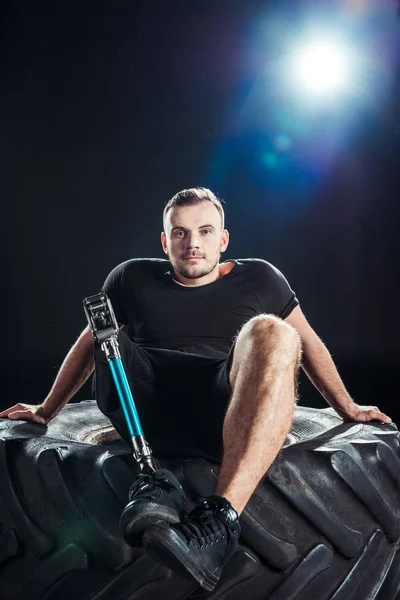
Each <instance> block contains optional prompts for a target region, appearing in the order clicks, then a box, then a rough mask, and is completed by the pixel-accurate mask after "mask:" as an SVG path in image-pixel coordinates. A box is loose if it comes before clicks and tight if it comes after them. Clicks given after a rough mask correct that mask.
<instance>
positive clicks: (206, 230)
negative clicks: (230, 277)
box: [161, 200, 229, 279]
mask: <svg viewBox="0 0 400 600" xmlns="http://www.w3.org/2000/svg"><path fill="white" fill-rule="evenodd" d="M164 229H165V231H163V233H162V234H161V243H162V246H163V249H164V252H166V253H167V254H168V256H169V259H170V261H171V264H172V267H173V269H174V271H175V273H177V274H179V275H181V276H182V277H184V278H185V279H199V278H201V277H205V276H206V275H208V274H209V273H211V272H212V271H214V269H216V268H217V265H218V264H219V258H220V254H221V252H223V251H224V250H225V249H226V247H227V246H228V239H229V234H228V232H227V231H226V229H222V222H221V215H220V214H219V212H218V210H217V208H216V207H215V206H214V205H213V204H212V203H211V202H209V201H207V200H206V201H204V202H200V204H195V205H193V206H174V207H173V208H171V210H169V212H168V213H167V215H166V217H165V220H164Z"/></svg>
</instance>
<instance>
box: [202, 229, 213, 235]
mask: <svg viewBox="0 0 400 600" xmlns="http://www.w3.org/2000/svg"><path fill="white" fill-rule="evenodd" d="M202 233H204V234H207V235H208V234H209V233H211V229H203V230H202Z"/></svg>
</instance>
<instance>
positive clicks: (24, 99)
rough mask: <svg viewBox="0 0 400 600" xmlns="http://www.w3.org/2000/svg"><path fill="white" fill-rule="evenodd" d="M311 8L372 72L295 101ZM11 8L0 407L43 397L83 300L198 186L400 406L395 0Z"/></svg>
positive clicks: (249, 251)
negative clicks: (343, 30)
mask: <svg viewBox="0 0 400 600" xmlns="http://www.w3.org/2000/svg"><path fill="white" fill-rule="evenodd" d="M354 6H358V9H357V11H356V9H355V8H354ZM317 7H319V8H317ZM321 7H322V8H321ZM313 15H314V16H315V15H317V16H318V18H321V19H322V20H323V19H326V22H327V23H328V24H329V22H330V21H332V19H333V20H334V19H339V20H341V22H342V23H343V22H345V23H346V26H348V27H350V28H351V27H353V29H356V30H357V34H358V36H359V40H360V43H361V44H362V47H363V57H364V58H363V60H364V62H365V64H366V65H367V67H368V73H367V76H366V78H365V80H364V81H363V84H362V85H361V88H360V89H357V90H356V91H355V92H354V94H353V96H352V97H351V98H349V99H348V101H347V102H344V103H342V104H340V103H339V102H338V103H335V102H331V103H328V105H327V106H326V107H325V108H324V109H315V110H314V111H313V110H312V111H308V112H307V110H305V111H303V112H302V110H301V109H300V108H299V105H298V104H296V102H297V101H298V98H297V97H296V93H294V92H293V90H292V91H290V89H289V88H290V86H289V84H287V86H286V87H285V86H283V87H282V84H281V83H280V82H281V81H282V78H281V75H282V73H281V69H280V64H281V63H280V62H279V60H280V58H279V57H280V48H281V45H282V44H284V43H285V40H288V39H290V37H295V35H297V33H298V32H299V31H300V30H301V28H302V26H303V25H304V23H305V22H306V21H307V19H309V18H311V17H312V16H313ZM1 24H2V46H1V61H2V71H1V81H2V86H1V105H0V108H1V136H2V142H1V158H2V160H1V163H2V169H1V171H2V177H1V179H2V185H1V188H2V191H3V193H2V202H1V215H0V218H1V232H2V233H1V241H2V250H3V252H2V256H3V257H4V260H3V261H2V279H1V281H2V286H1V288H2V289H1V298H2V333H3V335H2V344H1V358H2V372H1V389H2V394H1V407H2V408H5V407H7V406H9V405H11V404H14V403H15V402H18V401H22V402H31V403H37V402H40V401H42V400H43V398H44V396H45V395H46V393H47V392H48V390H49V388H50V385H51V383H52V381H53V379H54V377H55V375H56V373H57V369H58V367H59V366H60V364H61V362H62V360H63V358H64V356H65V354H66V352H67V350H68V348H69V347H70V346H71V344H72V343H73V342H74V340H75V339H76V337H77V335H78V334H79V332H80V331H81V330H82V329H83V327H84V326H85V319H84V314H83V310H82V300H83V298H84V297H86V296H89V295H92V294H94V293H96V292H97V291H98V290H99V289H100V287H101V285H102V283H103V280H104V278H105V276H106V275H107V273H108V272H109V271H110V270H111V268H112V267H114V266H115V265H116V264H117V263H119V262H121V261H123V260H126V259H127V258H130V257H140V256H143V257H144V256H162V254H161V247H160V243H159V236H160V231H161V213H162V209H163V206H164V204H165V202H166V201H167V200H168V199H169V198H170V197H171V196H172V195H173V194H174V193H175V192H177V191H178V190H180V189H182V188H185V187H192V186H196V185H206V186H209V187H211V188H212V189H213V190H214V191H215V192H217V193H218V194H219V195H220V196H221V197H222V198H224V199H225V200H226V203H227V204H226V215H227V227H228V229H229V231H230V233H231V243H230V247H229V249H228V251H227V253H226V255H225V257H224V258H229V257H261V258H265V259H266V260H269V261H270V262H272V263H273V264H275V265H276V266H277V267H278V268H279V269H280V270H281V271H283V273H284V274H285V275H286V277H287V278H288V279H289V281H290V283H291V285H292V287H293V288H294V289H295V291H296V293H297V295H298V297H299V299H300V302H301V305H302V308H303V310H304V312H305V313H306V315H307V316H308V318H309V320H310V322H311V324H312V325H313V327H314V328H315V330H316V331H317V333H318V334H319V335H320V336H321V337H322V339H323V340H324V341H325V343H326V344H327V346H328V348H329V349H330V351H331V353H332V355H333V357H334V360H335V362H336V364H337V365H338V367H339V371H340V373H341V374H342V376H343V378H344V381H345V383H346V385H347V386H348V389H349V391H350V392H351V393H352V394H353V396H354V398H355V399H356V400H357V401H358V402H359V403H374V404H375V403H377V404H379V405H380V406H381V408H382V409H384V410H385V411H386V412H388V413H389V414H391V416H392V417H394V418H397V417H400V409H399V408H398V407H397V405H398V400H397V396H398V391H397V390H398V386H397V369H398V365H399V346H400V344H399V334H400V327H399V317H398V306H397V305H398V274H399V269H398V262H399V258H400V253H399V224H398V223H399V221H398V217H399V210H398V204H399V201H400V195H399V191H400V168H399V158H400V140H399V135H400V111H399V106H398V104H399V98H400V86H399V72H400V51H399V48H400V45H399V34H400V31H399V27H400V22H399V21H398V17H397V15H396V6H395V3H394V2H391V1H389V0H387V1H386V0H382V1H381V2H379V3H378V2H375V1H371V2H364V3H363V2H358V3H356V2H351V1H350V0H348V1H347V2H346V1H343V2H334V1H331V2H329V3H328V2H327V3H325V5H324V3H321V2H319V3H312V2H304V1H303V2H301V1H299V2H295V1H291V2H284V1H282V2H279V1H275V2H261V1H256V0H252V1H251V2H245V1H240V0H219V1H218V0H215V1H212V0H203V1H200V0H182V1H172V2H166V1H161V0H154V1H152V2H150V1H142V2H133V1H129V2H104V1H102V0H100V1H98V2H95V3H94V2H93V3H85V2H82V3H80V4H79V5H78V4H76V5H74V4H73V3H66V2H65V3H59V2H41V3H40V2H39V3H36V2H35V3H32V2H13V3H10V4H9V5H8V6H6V7H3V12H2V18H1ZM354 90H355V88H354ZM354 90H353V91H354ZM356 92H357V93H356ZM279 135H281V136H282V135H284V136H286V137H284V141H285V140H286V141H287V140H288V139H289V140H290V144H289V146H290V147H288V148H286V150H284V151H280V152H278V151H276V145H275V146H274V144H275V142H276V139H277V136H279ZM271 153H272V161H274V160H275V159H276V160H277V161H278V162H277V166H276V167H273V165H272V166H271V164H270V163H269V162H268V161H269V160H271ZM268 157H269V158H268ZM300 392H301V402H302V403H303V404H309V405H316V406H324V405H325V403H324V401H323V400H322V398H321V397H320V396H319V395H318V393H317V392H316V391H315V390H314V389H313V388H312V386H311V385H310V384H309V383H308V382H306V381H305V380H302V383H301V386H300ZM88 396H89V389H88V386H87V385H86V386H85V387H84V388H83V389H82V390H81V392H79V394H78V395H77V396H76V397H75V399H82V398H86V397H88Z"/></svg>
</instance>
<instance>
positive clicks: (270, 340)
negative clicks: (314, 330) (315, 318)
mask: <svg viewBox="0 0 400 600" xmlns="http://www.w3.org/2000/svg"><path fill="white" fill-rule="evenodd" d="M241 333H243V335H245V336H246V337H248V338H249V340H251V342H252V343H253V344H256V345H261V346H264V345H265V344H268V345H270V344H273V345H276V344H279V345H281V344H283V345H284V346H286V347H292V348H293V350H295V351H297V352H298V351H299V350H300V347H301V342H300V336H299V334H298V333H297V331H296V329H295V328H294V327H292V326H291V325H289V323H286V322H285V321H283V319H280V318H279V317H276V316H275V315H269V314H263V315H257V316H256V317H253V318H252V319H250V320H249V321H247V323H246V324H245V325H244V327H243V329H242V332H241Z"/></svg>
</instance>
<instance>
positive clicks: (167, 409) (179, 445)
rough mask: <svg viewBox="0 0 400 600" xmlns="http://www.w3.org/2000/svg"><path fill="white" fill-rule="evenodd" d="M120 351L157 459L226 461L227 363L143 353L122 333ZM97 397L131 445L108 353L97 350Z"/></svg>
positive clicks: (166, 352)
mask: <svg viewBox="0 0 400 600" xmlns="http://www.w3.org/2000/svg"><path fill="white" fill-rule="evenodd" d="M118 341H119V347H120V351H121V356H122V361H123V364H124V367H125V371H126V375H127V378H128V382H129V384H130V387H131V390H132V395H133V398H134V401H135V404H136V408H137V411H138V414H139V418H140V421H141V425H142V428H143V432H144V436H145V438H146V440H147V442H148V443H149V445H150V447H151V449H152V452H153V454H154V455H155V456H156V457H157V456H159V457H161V456H181V457H183V456H185V457H190V456H201V457H203V458H206V459H208V460H220V459H221V457H222V425H223V421H224V417H225V413H226V409H227V406H228V403H229V399H230V394H231V389H230V384H229V369H230V366H231V362H232V355H233V348H232V350H231V352H230V354H229V355H228V357H227V358H226V359H215V358H207V357H204V356H200V355H198V354H188V353H184V352H180V351H177V350H164V349H158V348H143V347H140V346H138V345H137V344H135V343H134V342H132V341H131V339H130V338H129V337H128V335H127V334H126V333H125V332H124V331H122V330H120V331H119V333H118ZM94 354H95V378H94V385H93V391H94V396H95V398H96V400H97V404H98V406H99V409H100V410H101V412H102V413H104V414H105V415H106V416H107V417H108V418H109V419H110V421H111V422H112V424H113V425H114V427H115V428H116V430H117V431H118V432H119V434H120V435H121V436H122V437H123V438H124V439H125V440H126V441H127V442H128V443H130V439H129V433H128V429H127V427H126V423H125V418H124V415H123V412H122V409H121V405H120V401H119V398H118V395H117V392H116V390H115V387H114V382H113V380H112V376H111V372H110V368H109V366H108V364H107V359H106V357H105V354H104V352H103V351H102V350H101V348H100V346H99V345H98V344H96V345H95V353H94Z"/></svg>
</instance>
